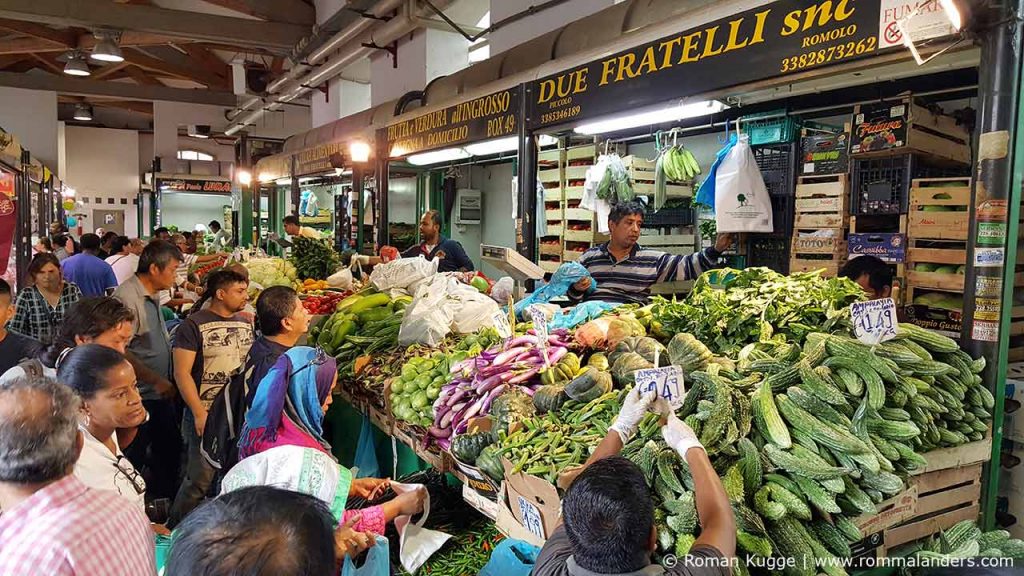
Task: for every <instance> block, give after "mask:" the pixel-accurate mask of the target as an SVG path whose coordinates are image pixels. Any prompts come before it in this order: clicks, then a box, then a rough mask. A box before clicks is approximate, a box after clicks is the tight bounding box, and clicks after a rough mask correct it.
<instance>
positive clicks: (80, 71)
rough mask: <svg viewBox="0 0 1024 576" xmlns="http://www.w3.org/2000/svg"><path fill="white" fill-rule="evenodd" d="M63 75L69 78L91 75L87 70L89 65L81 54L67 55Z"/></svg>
mask: <svg viewBox="0 0 1024 576" xmlns="http://www.w3.org/2000/svg"><path fill="white" fill-rule="evenodd" d="M64 73H65V74H67V75H69V76H88V75H90V74H92V72H91V71H90V70H89V63H88V62H86V61H85V57H84V56H82V54H81V52H72V53H71V54H69V55H68V63H67V64H65V65H64Z"/></svg>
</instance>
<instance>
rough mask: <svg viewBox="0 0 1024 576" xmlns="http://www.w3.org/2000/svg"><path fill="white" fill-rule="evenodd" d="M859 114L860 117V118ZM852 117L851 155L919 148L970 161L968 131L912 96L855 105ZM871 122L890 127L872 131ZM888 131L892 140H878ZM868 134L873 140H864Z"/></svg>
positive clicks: (965, 162)
mask: <svg viewBox="0 0 1024 576" xmlns="http://www.w3.org/2000/svg"><path fill="white" fill-rule="evenodd" d="M861 114H863V115H864V117H863V118H860V116H861ZM853 116H854V124H855V126H854V127H853V128H854V129H853V135H852V138H851V140H850V155H851V156H853V157H857V158H864V157H873V156H891V155H893V154H900V153H904V152H912V151H918V152H923V153H925V154H929V155H931V156H934V157H936V158H941V159H944V160H950V161H953V162H957V163H960V164H970V162H971V150H970V148H969V144H970V141H971V135H970V133H968V132H967V130H966V129H965V128H964V127H963V126H960V125H959V124H957V122H956V120H955V119H954V118H953V117H952V116H947V115H945V114H937V113H935V112H932V111H931V110H929V109H927V108H924V107H923V106H919V105H918V104H917V103H915V102H914V100H913V99H912V98H909V97H907V98H903V99H902V101H898V102H881V103H878V104H859V105H857V106H855V107H854V111H853ZM872 118H873V119H874V122H872V121H871V119H872ZM862 120H863V121H862ZM872 125H874V126H875V127H878V128H885V127H886V126H884V125H889V126H890V128H889V129H887V130H883V131H876V130H871V127H872ZM889 133H891V134H892V139H891V140H888V139H887V141H884V142H880V141H878V140H877V139H878V138H886V135H887V134H889ZM867 137H870V138H871V139H872V140H874V142H872V143H868V142H866V141H865V140H866V138H867Z"/></svg>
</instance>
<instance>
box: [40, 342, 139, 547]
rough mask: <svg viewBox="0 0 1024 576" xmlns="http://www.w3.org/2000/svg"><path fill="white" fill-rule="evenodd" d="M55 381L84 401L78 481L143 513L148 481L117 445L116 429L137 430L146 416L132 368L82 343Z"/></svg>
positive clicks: (117, 357)
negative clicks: (114, 495) (109, 493)
mask: <svg viewBox="0 0 1024 576" xmlns="http://www.w3.org/2000/svg"><path fill="white" fill-rule="evenodd" d="M57 379H58V380H59V381H60V382H62V383H64V384H65V385H67V386H68V387H69V388H71V390H72V391H74V393H75V394H76V395H77V396H78V397H79V398H80V399H81V401H82V404H81V408H80V412H79V417H78V429H79V431H80V432H81V433H82V438H83V439H84V444H83V446H82V453H81V455H80V456H79V457H78V462H77V463H76V464H75V476H77V477H78V479H79V480H81V481H82V482H83V483H84V484H85V485H87V486H89V487H92V488H97V489H100V490H111V491H113V492H117V493H118V494H120V495H121V496H123V497H125V498H127V499H129V500H131V501H132V502H135V503H137V504H138V505H139V506H140V507H141V508H143V509H145V506H146V502H145V496H146V481H145V480H143V479H142V475H140V474H139V473H138V472H137V471H136V470H135V467H134V466H132V463H131V462H129V461H128V459H127V458H126V457H125V456H124V454H123V453H122V452H121V447H120V445H119V443H118V430H122V429H133V428H137V427H138V426H141V425H142V423H143V422H145V421H146V419H147V417H148V414H147V413H146V409H145V408H143V406H142V397H141V396H140V395H139V389H138V387H137V385H136V384H137V381H136V378H135V370H134V369H133V368H132V365H131V363H130V362H128V360H127V359H126V358H125V357H124V355H123V354H121V353H120V352H118V351H117V350H114V349H113V348H108V347H106V346H102V345H99V344H83V345H81V346H78V347H76V348H74V349H73V350H71V351H70V352H68V353H67V354H66V355H65V356H64V357H63V358H61V360H60V363H59V366H58V367H57ZM155 530H156V528H155Z"/></svg>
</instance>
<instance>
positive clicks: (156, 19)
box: [0, 0, 310, 51]
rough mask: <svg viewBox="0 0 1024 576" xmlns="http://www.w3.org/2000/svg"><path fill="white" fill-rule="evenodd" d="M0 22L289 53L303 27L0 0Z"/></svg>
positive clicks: (155, 10)
mask: <svg viewBox="0 0 1024 576" xmlns="http://www.w3.org/2000/svg"><path fill="white" fill-rule="evenodd" d="M0 18H11V19H14V20H23V21H28V22H42V23H46V24H55V25H61V26H82V27H86V28H114V29H119V30H137V31H140V32H150V33H153V34H164V35H167V36H175V37H179V38H193V39H197V40H207V41H211V42H223V43H227V44H237V45H238V46H262V47H267V48H272V49H277V50H278V51H288V50H290V49H291V48H292V47H293V46H294V45H295V44H296V43H297V42H298V41H299V40H301V39H302V38H303V37H304V36H305V35H306V34H308V33H309V31H310V28H309V26H304V25H300V24H289V23H282V22H260V21H258V20H249V19H246V18H232V17H229V16H215V15H211V14H201V13H198V12H184V11H181V10H168V9H166V8H160V7H158V6H138V5H132V4H115V3H113V2H110V1H109V0H4V1H3V2H2V3H0Z"/></svg>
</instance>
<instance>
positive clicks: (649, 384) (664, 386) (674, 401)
mask: <svg viewBox="0 0 1024 576" xmlns="http://www.w3.org/2000/svg"><path fill="white" fill-rule="evenodd" d="M633 376H634V378H635V379H636V389H637V390H639V391H640V393H641V394H646V393H648V392H652V391H655V392H657V393H658V397H659V398H664V399H665V400H666V401H668V403H669V406H671V407H672V409H673V410H675V409H676V408H679V407H680V406H682V405H683V399H684V398H685V397H686V387H685V386H684V381H683V369H682V368H680V367H679V366H665V367H664V368H644V369H642V370H637V371H636V372H634V373H633Z"/></svg>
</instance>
